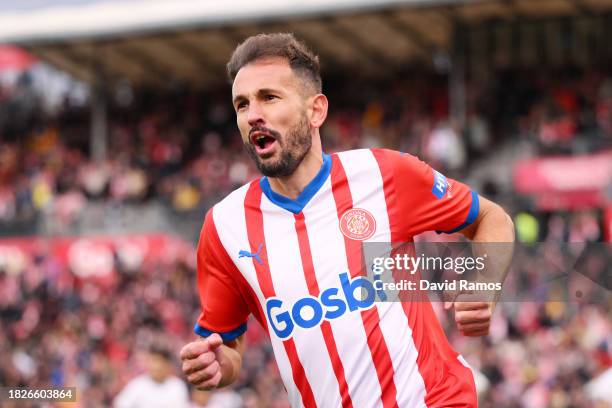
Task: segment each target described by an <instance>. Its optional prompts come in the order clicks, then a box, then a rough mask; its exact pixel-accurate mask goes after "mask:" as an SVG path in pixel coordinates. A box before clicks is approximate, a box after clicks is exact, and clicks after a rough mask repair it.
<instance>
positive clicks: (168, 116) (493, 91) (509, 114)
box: [0, 71, 612, 224]
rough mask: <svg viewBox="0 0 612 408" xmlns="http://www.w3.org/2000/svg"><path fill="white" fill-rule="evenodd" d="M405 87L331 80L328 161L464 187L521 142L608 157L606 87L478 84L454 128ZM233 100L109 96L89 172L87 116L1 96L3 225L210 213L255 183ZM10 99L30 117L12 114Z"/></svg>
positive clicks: (430, 95)
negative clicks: (99, 211)
mask: <svg viewBox="0 0 612 408" xmlns="http://www.w3.org/2000/svg"><path fill="white" fill-rule="evenodd" d="M406 78H407V79H406ZM406 78H404V79H397V80H394V81H391V82H387V83H381V84H377V83H372V84H369V86H366V87H353V86H349V85H346V82H345V81H344V84H345V85H342V84H343V82H340V81H334V80H330V81H329V86H328V88H329V89H327V90H326V92H327V93H328V94H329V98H330V104H331V107H330V114H329V117H328V119H327V121H326V124H325V126H324V127H323V129H322V138H323V143H324V148H325V149H326V151H329V152H333V151H341V150H346V149H351V148H357V147H388V148H395V149H399V150H402V151H407V152H411V153H412V154H416V155H418V156H419V157H421V158H423V159H424V160H426V161H427V162H429V163H430V164H431V165H432V166H433V167H434V168H437V169H439V170H440V171H443V172H446V173H447V175H449V176H454V177H458V178H461V176H463V175H464V174H466V172H467V171H468V170H469V169H470V166H472V165H473V164H474V162H475V161H476V159H479V158H481V157H484V156H487V155H489V154H490V153H492V152H494V151H495V148H496V147H498V146H499V145H500V144H501V143H503V142H504V141H508V140H517V141H519V140H522V141H526V142H528V143H529V144H531V145H532V146H533V147H534V149H535V150H536V151H537V152H539V154H541V155H545V154H580V153H588V152H592V151H596V150H601V149H604V148H606V147H610V146H612V76H606V75H603V74H601V73H598V72H594V71H587V72H574V71H568V72H563V73H560V74H559V75H554V76H551V75H550V74H549V73H548V72H546V73H523V72H511V73H500V74H499V75H498V76H496V77H495V80H491V81H488V82H487V83H486V85H482V84H479V85H476V84H469V83H468V87H467V95H466V100H467V106H466V117H465V120H464V121H462V122H459V121H457V120H450V119H449V109H450V108H449V103H450V102H449V98H448V89H447V87H446V81H445V79H444V78H443V77H439V76H436V75H434V74H424V73H418V74H414V75H412V76H410V75H407V76H406ZM24 83H25V85H23V86H27V81H25V82H24ZM126 95H127V96H126ZM229 95H230V92H229V90H228V89H222V90H220V91H218V92H212V93H211V92H208V93H204V92H198V91H193V90H190V89H189V88H188V87H187V86H186V85H184V84H180V83H177V84H174V85H173V86H171V87H170V89H169V90H167V91H166V92H165V93H164V94H162V95H159V94H156V95H150V94H148V93H147V92H144V91H143V92H133V90H131V89H128V90H126V89H124V88H119V89H118V90H116V91H115V92H114V93H112V94H110V95H108V100H109V122H108V151H107V156H106V157H107V158H106V159H105V160H102V161H93V160H91V159H90V154H89V153H90V152H89V149H88V145H89V136H88V135H89V132H90V129H89V127H88V124H89V113H88V112H87V111H86V110H84V109H83V108H82V107H74V106H71V105H70V101H69V100H67V101H66V104H65V105H66V106H65V107H64V109H62V110H60V111H59V112H57V113H55V114H54V115H53V116H51V117H49V115H47V114H45V112H44V111H43V108H42V103H38V104H37V103H36V98H37V96H36V94H34V93H31V92H30V93H28V92H23V91H21V92H17V91H15V90H13V92H12V93H8V92H5V94H4V95H3V97H2V98H3V100H0V223H2V222H9V221H11V220H13V221H14V220H19V219H26V220H28V219H32V218H33V217H34V216H35V215H36V214H41V213H42V214H45V215H46V216H51V217H54V218H55V219H58V220H60V221H62V222H64V223H66V224H70V222H72V221H73V220H74V219H76V218H77V217H78V215H79V214H80V212H81V211H82V210H83V208H84V207H85V206H86V205H87V203H88V202H90V201H96V200H97V201H102V202H107V203H130V202H136V203H138V202H143V201H147V200H150V199H158V200H161V201H163V202H165V203H167V204H168V205H170V206H171V207H172V208H173V209H175V210H177V211H187V210H191V209H194V208H197V207H198V206H199V205H209V204H210V202H212V201H214V199H216V198H218V197H222V196H223V195H225V194H226V193H227V192H229V191H231V190H232V189H234V188H235V187H236V186H239V185H242V184H244V183H245V182H246V181H248V180H250V179H252V178H254V177H256V176H257V172H256V169H255V168H254V166H253V165H252V163H251V161H250V160H249V159H248V157H247V156H246V154H244V153H243V148H242V142H241V138H240V135H239V133H238V131H237V128H236V125H235V116H234V113H233V110H232V107H231V104H230V101H229ZM13 99H17V101H18V102H19V103H21V104H22V105H26V106H27V107H28V108H27V109H28V111H29V112H31V113H30V114H28V115H16V114H14V111H15V103H17V101H15V100H13ZM32 99H34V100H32ZM25 101H27V102H28V103H26V102H25ZM11 112H13V113H11Z"/></svg>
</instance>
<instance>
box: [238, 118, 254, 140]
mask: <svg viewBox="0 0 612 408" xmlns="http://www.w3.org/2000/svg"><path fill="white" fill-rule="evenodd" d="M236 123H237V125H238V130H239V131H240V137H242V141H243V142H245V143H246V142H248V140H249V131H250V130H251V127H250V126H249V124H248V123H247V122H246V120H241V118H240V117H238V118H236Z"/></svg>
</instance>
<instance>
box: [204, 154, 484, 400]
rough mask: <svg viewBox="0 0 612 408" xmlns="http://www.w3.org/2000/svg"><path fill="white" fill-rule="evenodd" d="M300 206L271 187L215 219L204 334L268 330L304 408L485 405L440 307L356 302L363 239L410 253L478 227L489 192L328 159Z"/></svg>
mask: <svg viewBox="0 0 612 408" xmlns="http://www.w3.org/2000/svg"><path fill="white" fill-rule="evenodd" d="M323 159H324V160H323V165H322V167H321V170H320V171H319V173H318V174H317V175H316V177H315V178H314V179H313V180H312V181H311V183H310V184H309V185H308V186H307V187H306V188H305V189H304V191H303V192H302V193H301V194H300V195H299V196H298V197H297V199H295V200H292V199H288V198H286V197H283V196H281V195H279V194H277V193H275V192H274V191H272V190H271V188H270V184H269V181H268V180H267V178H266V177H262V178H261V179H258V180H255V181H253V182H251V183H249V184H247V185H245V186H243V187H241V188H239V189H237V190H236V191H234V192H232V193H231V194H230V195H228V196H227V197H226V198H225V199H224V200H223V201H221V202H220V203H218V204H217V205H215V206H214V207H213V208H212V209H211V210H210V211H209V212H208V214H207V215H206V219H205V222H204V227H203V228H202V233H201V236H200V242H199V247H198V289H199V294H200V299H201V307H202V313H201V315H200V317H199V319H198V322H197V324H196V327H195V331H196V333H198V334H200V335H202V336H208V335H210V334H211V333H213V332H216V333H219V334H221V336H222V338H223V339H224V340H226V341H229V340H232V339H234V338H236V337H237V336H239V335H241V334H242V333H244V331H245V330H246V321H247V318H248V317H249V315H250V314H253V315H254V316H255V318H256V319H257V320H258V321H259V322H260V323H261V324H262V325H263V327H264V328H266V330H267V332H268V334H269V336H270V340H271V342H272V346H273V349H274V354H275V357H276V361H277V364H278V367H279V369H280V373H281V375H282V378H283V381H284V383H285V386H286V389H287V392H288V394H289V399H290V402H291V405H292V406H294V407H300V406H305V407H315V406H320V407H340V406H342V407H351V406H352V407H474V406H476V405H477V402H476V392H475V386H474V380H473V376H472V373H471V370H470V369H469V367H467V364H466V363H465V361H464V360H463V359H462V357H461V356H459V355H458V354H457V353H456V352H455V351H454V350H453V349H452V348H451V347H450V345H449V344H448V341H447V340H446V337H445V335H444V332H443V331H442V328H441V327H440V324H439V322H438V320H437V319H436V317H435V314H434V312H433V309H432V307H431V304H430V303H429V302H414V303H412V302H403V303H402V302H380V301H377V300H375V299H374V300H371V301H369V300H368V299H365V300H364V299H356V298H355V297H354V296H353V290H354V289H355V288H356V287H359V285H361V284H363V282H362V281H364V280H365V279H364V278H363V277H361V276H362V275H363V271H364V269H363V267H362V265H361V264H362V262H363V261H362V259H363V258H362V244H363V243H364V242H410V241H412V237H413V236H415V235H417V234H419V233H421V232H424V231H429V230H437V231H448V232H450V231H454V230H458V229H460V228H462V227H464V226H466V225H468V224H470V223H471V222H473V221H474V219H475V218H476V215H477V214H478V195H477V194H475V193H473V192H471V191H470V189H469V188H468V187H467V186H465V185H464V184H461V183H459V182H456V181H454V180H451V179H446V178H445V177H444V176H443V175H442V174H440V173H438V172H436V171H435V170H433V169H432V168H431V167H429V166H428V165H427V164H425V163H423V162H421V161H419V160H418V159H417V158H415V157H413V156H411V155H408V154H402V153H398V152H394V151H390V150H383V149H372V150H369V149H364V150H353V151H347V152H343V153H338V154H333V155H324V157H323Z"/></svg>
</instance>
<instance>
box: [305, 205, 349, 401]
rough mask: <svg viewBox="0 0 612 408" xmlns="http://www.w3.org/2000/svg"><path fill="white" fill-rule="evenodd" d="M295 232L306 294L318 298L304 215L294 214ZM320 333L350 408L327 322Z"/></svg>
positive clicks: (346, 387)
mask: <svg viewBox="0 0 612 408" xmlns="http://www.w3.org/2000/svg"><path fill="white" fill-rule="evenodd" d="M294 217H295V232H296V233H297V237H298V243H299V246H300V256H301V258H302V266H303V268H304V277H305V278H306V285H308V292H309V293H310V295H311V296H314V297H318V296H319V293H320V291H319V283H318V282H317V277H316V275H315V271H314V264H313V262H312V252H311V251H310V241H309V239H308V231H307V230H306V222H305V221H304V213H299V214H295V215H294ZM321 332H322V333H323V339H324V340H325V346H326V347H327V352H328V353H329V358H330V360H331V363H332V367H333V368H334V374H336V378H337V379H338V386H339V388H340V395H341V396H342V406H343V407H352V406H353V401H352V400H351V395H350V393H349V389H348V384H347V382H346V375H345V373H344V366H343V365H342V360H340V355H339V354H338V347H337V346H336V339H335V338H334V333H333V332H332V329H331V324H330V323H329V322H328V321H327V320H323V322H322V323H321Z"/></svg>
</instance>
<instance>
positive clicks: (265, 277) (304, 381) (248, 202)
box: [244, 180, 317, 408]
mask: <svg viewBox="0 0 612 408" xmlns="http://www.w3.org/2000/svg"><path fill="white" fill-rule="evenodd" d="M261 196H262V191H261V188H260V187H259V180H255V181H253V182H251V185H250V186H249V189H248V191H247V194H246V197H245V199H244V212H245V219H246V227H247V235H248V238H249V246H250V247H251V252H257V251H258V250H259V246H260V244H262V243H263V244H264V245H263V248H262V250H261V252H260V254H259V256H260V258H261V260H262V261H263V263H264V265H267V263H268V253H267V251H266V242H265V241H266V239H265V234H264V226H263V214H262V213H261V207H260V205H261ZM264 265H261V264H260V263H259V262H256V260H255V258H253V266H254V267H255V272H256V274H257V282H258V283H259V287H260V289H261V291H262V293H263V296H264V298H265V299H268V298H270V297H273V296H276V294H275V291H274V284H273V282H272V276H271V274H270V271H269V270H268V268H266V267H264ZM283 346H284V347H285V352H286V353H287V356H288V357H289V364H290V365H291V372H292V374H293V382H294V383H295V385H296V386H297V388H298V390H299V391H300V394H301V395H302V403H303V404H304V406H305V407H306V408H309V407H316V406H317V404H316V402H315V398H314V394H313V392H312V388H311V386H310V383H309V382H308V378H307V377H306V372H305V371H304V366H303V365H302V362H301V361H300V359H299V357H298V354H297V350H296V347H295V342H294V341H293V339H287V340H284V341H283Z"/></svg>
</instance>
